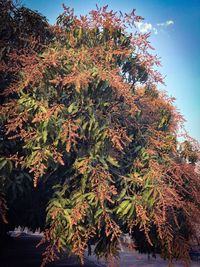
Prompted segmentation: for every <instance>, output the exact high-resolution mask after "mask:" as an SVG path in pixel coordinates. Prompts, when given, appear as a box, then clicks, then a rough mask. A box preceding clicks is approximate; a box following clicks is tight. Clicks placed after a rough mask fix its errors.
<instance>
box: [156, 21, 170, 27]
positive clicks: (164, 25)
mask: <svg viewBox="0 0 200 267" xmlns="http://www.w3.org/2000/svg"><path fill="white" fill-rule="evenodd" d="M173 24H174V21H173V20H167V21H165V22H161V23H157V26H158V27H168V26H170V25H173Z"/></svg>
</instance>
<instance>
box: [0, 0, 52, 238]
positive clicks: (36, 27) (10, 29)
mask: <svg viewBox="0 0 200 267" xmlns="http://www.w3.org/2000/svg"><path fill="white" fill-rule="evenodd" d="M0 10H1V17H0V40H1V42H0V59H1V61H0V81H1V82H0V93H1V98H0V103H1V104H3V103H6V102H7V100H8V96H7V89H8V88H9V90H11V88H12V84H13V83H17V82H19V81H20V79H21V78H20V76H21V75H20V71H21V65H20V63H19V62H18V59H17V58H19V57H20V56H22V57H23V56H24V55H28V54H29V55H30V54H34V53H40V52H41V51H43V50H44V47H45V46H46V45H47V44H48V43H49V42H50V40H51V39H52V38H53V33H52V31H50V29H49V25H48V23H47V20H46V18H45V17H43V16H42V15H40V14H39V13H37V12H35V11H32V10H30V9H28V8H25V7H23V6H21V5H20V4H19V3H18V2H17V1H11V0H2V1H0ZM8 94H9V92H8ZM9 99H17V95H16V94H15V93H13V94H12V95H9ZM20 147H21V142H20V141H19V140H15V141H14V140H9V139H8V138H7V136H6V134H5V125H4V124H3V123H2V121H1V125H0V150H1V155H3V156H4V157H2V158H1V160H0V169H1V176H0V215H1V214H2V218H3V220H4V222H5V221H6V219H5V211H6V210H7V209H6V201H5V194H6V200H7V205H8V206H9V211H8V214H7V217H8V219H9V220H8V221H9V224H7V225H6V226H5V225H3V224H0V243H1V242H2V243H3V242H4V238H3V235H5V236H6V231H7V230H10V229H12V228H13V227H14V226H16V225H30V226H32V227H38V225H40V224H41V221H43V220H44V219H41V217H44V215H43V216H41V214H42V212H43V211H42V212H39V208H40V207H42V205H41V204H40V205H36V203H37V202H38V201H39V199H41V198H42V199H43V198H44V192H43V191H42V190H41V188H38V189H39V190H38V194H39V196H40V197H39V196H38V194H37V197H35V196H36V193H35V192H34V191H33V190H32V188H31V185H32V183H31V181H32V180H31V177H30V175H29V174H28V172H26V171H22V170H21V169H19V168H17V167H15V166H14V165H13V164H12V163H11V161H7V160H6V159H5V157H6V156H7V155H10V154H11V153H15V152H17V151H18V149H20ZM36 199H37V200H38V201H36ZM43 202H44V201H43ZM44 205H45V203H44ZM43 209H44V207H43ZM28 214H31V216H28Z"/></svg>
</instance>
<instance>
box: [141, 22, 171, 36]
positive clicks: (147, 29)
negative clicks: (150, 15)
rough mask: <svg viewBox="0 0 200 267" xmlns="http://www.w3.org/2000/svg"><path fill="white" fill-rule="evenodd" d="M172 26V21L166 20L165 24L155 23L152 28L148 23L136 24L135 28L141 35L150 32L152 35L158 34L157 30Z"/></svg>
mask: <svg viewBox="0 0 200 267" xmlns="http://www.w3.org/2000/svg"><path fill="white" fill-rule="evenodd" d="M173 24H174V21H173V20H167V21H165V22H161V23H157V24H156V26H153V25H152V24H151V23H148V22H136V26H137V28H138V30H139V31H140V32H141V33H147V32H152V33H154V34H158V32H159V30H161V29H163V28H167V27H168V26H170V25H173Z"/></svg>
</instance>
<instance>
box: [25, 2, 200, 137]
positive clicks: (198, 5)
mask: <svg viewBox="0 0 200 267" xmlns="http://www.w3.org/2000/svg"><path fill="white" fill-rule="evenodd" d="M22 3H23V4H25V5H26V6H27V7H29V8H31V9H34V10H38V11H39V12H40V13H42V14H43V15H45V16H46V17H47V19H48V20H49V22H50V23H51V24H54V23H55V21H56V17H57V16H58V15H59V14H60V13H61V12H62V3H64V4H65V5H66V6H71V7H74V9H75V12H76V13H77V14H80V13H81V14H85V13H87V12H88V11H90V10H91V9H94V8H95V5H96V4H98V5H99V6H103V5H106V4H108V5H109V8H110V9H114V10H116V11H118V10H121V11H125V12H128V11H131V10H132V9H133V8H135V9H136V13H137V14H138V15H141V16H142V17H144V18H145V21H144V24H142V25H139V27H140V30H141V31H147V30H151V31H152V37H151V39H150V40H151V43H152V45H153V47H154V48H155V50H156V54H157V55H158V56H159V57H161V63H162V66H163V67H162V68H161V69H160V71H161V73H162V74H163V75H164V76H166V78H165V83H166V87H165V88H164V89H165V90H166V91H167V92H168V94H169V95H170V96H174V97H175V98H176V102H175V104H176V106H177V108H178V110H179V111H180V112H181V113H182V114H183V115H184V117H185V119H186V120H187V122H186V124H185V126H186V130H187V131H188V132H189V134H190V135H191V136H192V137H193V138H195V139H197V140H198V141H199V142H200V0H190V1H188V0H164V1H161V0H132V1H131V0H122V1H120V0H119V1H118V0H115V1H114V0H84V1H82V0H67V1H65V0H51V1H49V0H22Z"/></svg>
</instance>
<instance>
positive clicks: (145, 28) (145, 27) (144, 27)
mask: <svg viewBox="0 0 200 267" xmlns="http://www.w3.org/2000/svg"><path fill="white" fill-rule="evenodd" d="M136 26H137V27H138V29H139V31H140V32H141V33H147V32H153V33H154V34H157V33H158V31H157V29H156V28H154V27H153V25H152V24H151V23H147V22H136Z"/></svg>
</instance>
